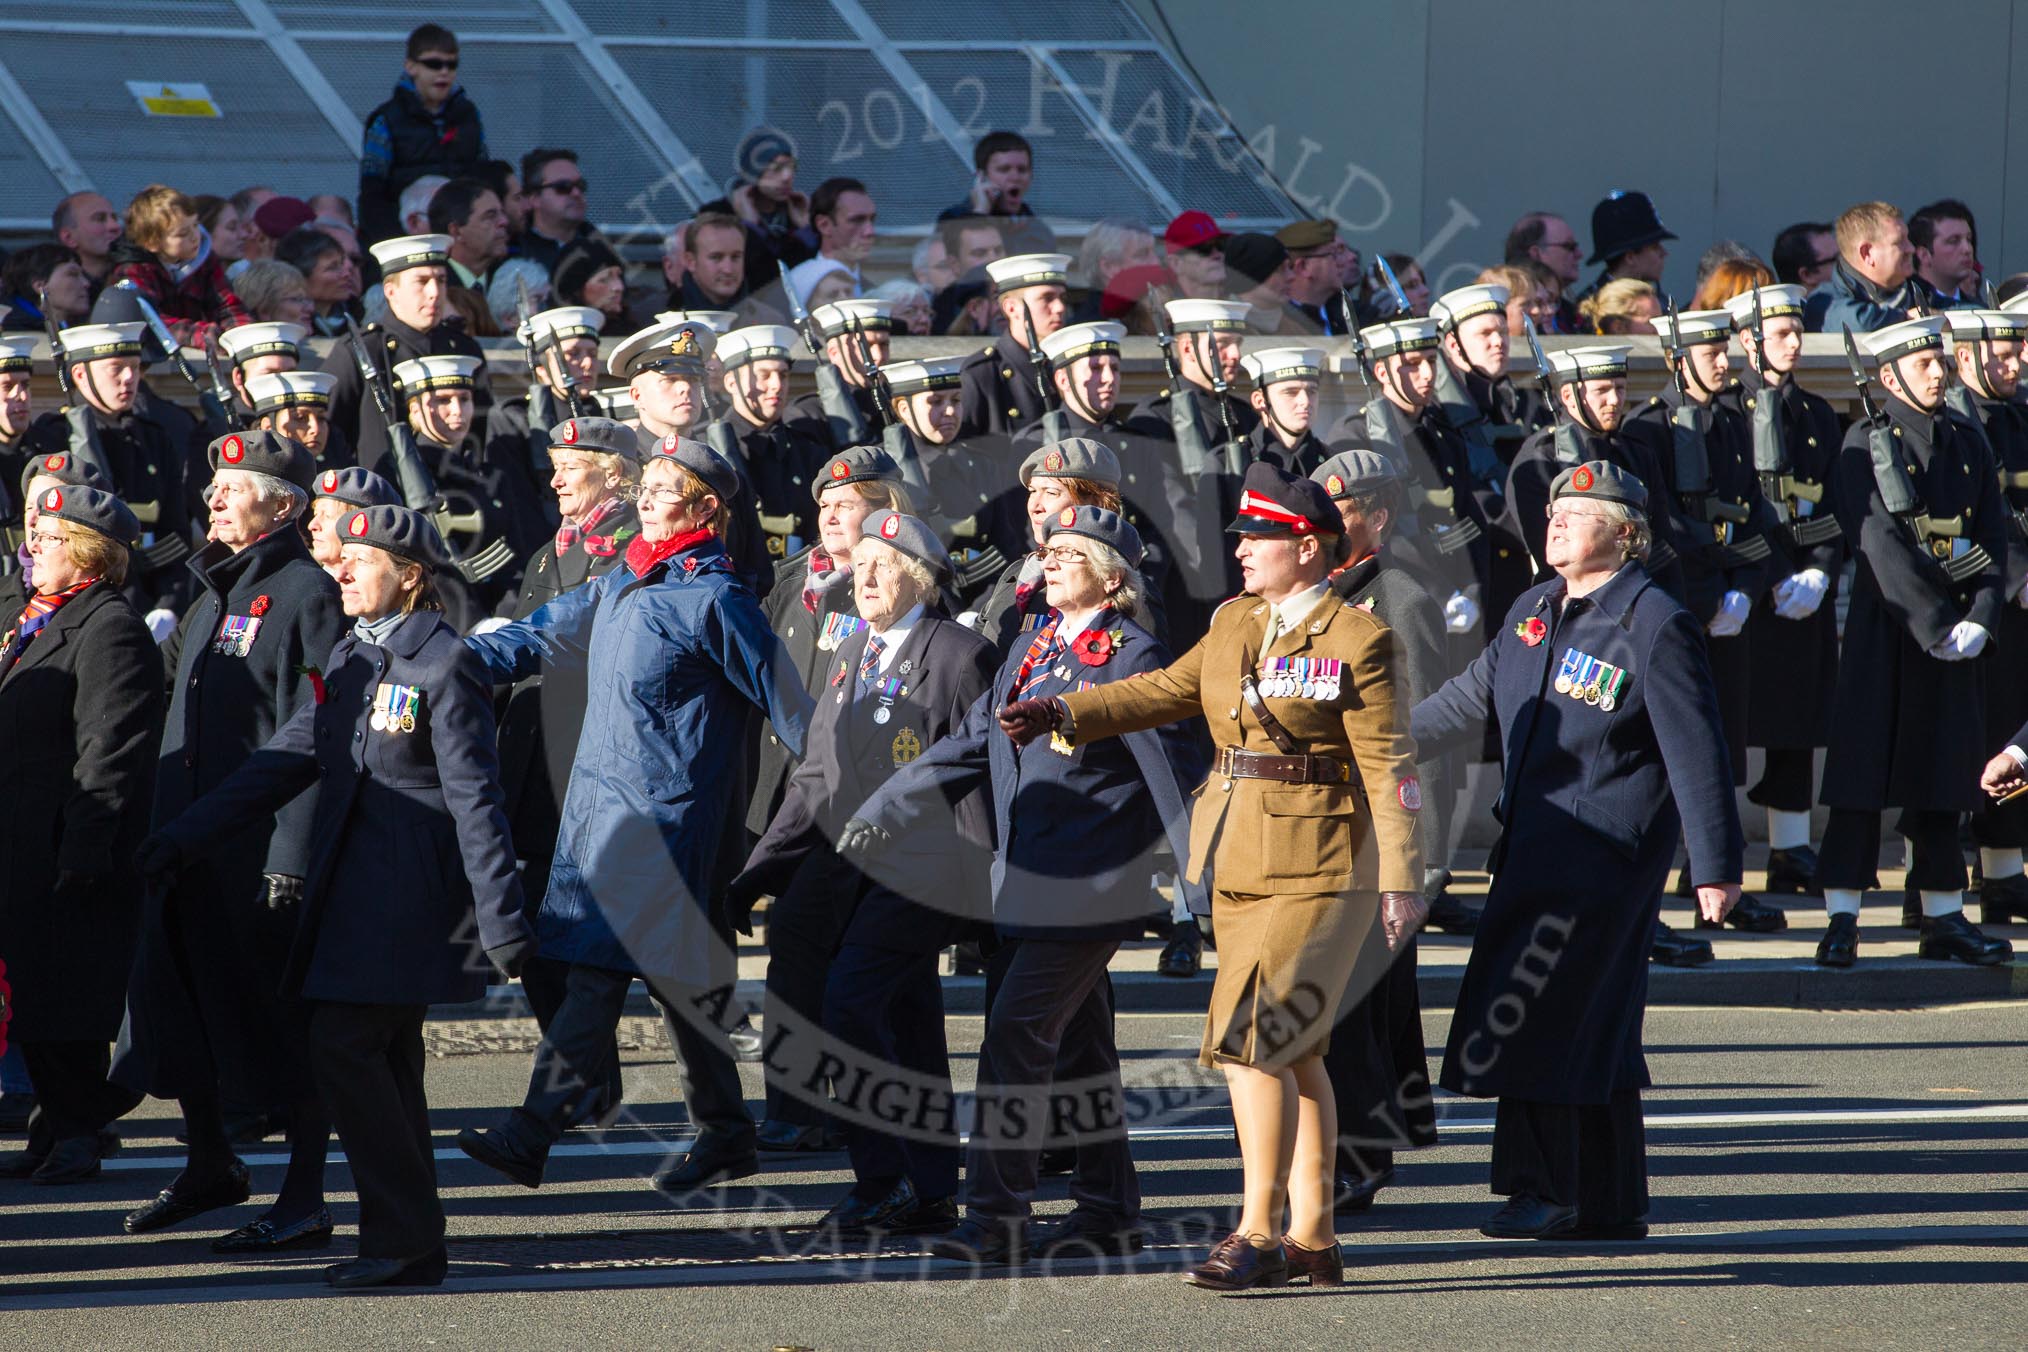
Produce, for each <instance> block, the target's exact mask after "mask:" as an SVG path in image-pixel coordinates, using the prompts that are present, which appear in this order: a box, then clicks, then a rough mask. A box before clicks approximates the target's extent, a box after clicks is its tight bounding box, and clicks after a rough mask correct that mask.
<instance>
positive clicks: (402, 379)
mask: <svg viewBox="0 0 2028 1352" xmlns="http://www.w3.org/2000/svg"><path fill="white" fill-rule="evenodd" d="M484 364H485V363H484V362H482V361H481V360H480V359H479V358H477V357H467V356H464V355H463V354H462V353H457V352H443V353H437V354H434V355H431V356H427V357H411V358H410V359H409V360H407V361H405V362H401V363H399V364H397V365H396V366H395V368H394V383H395V384H397V385H399V386H401V392H402V394H403V395H404V396H411V395H418V394H421V393H422V392H423V391H424V390H469V389H471V388H472V387H473V386H474V385H476V384H477V383H478V375H479V368H480V367H481V366H483V365H484Z"/></svg>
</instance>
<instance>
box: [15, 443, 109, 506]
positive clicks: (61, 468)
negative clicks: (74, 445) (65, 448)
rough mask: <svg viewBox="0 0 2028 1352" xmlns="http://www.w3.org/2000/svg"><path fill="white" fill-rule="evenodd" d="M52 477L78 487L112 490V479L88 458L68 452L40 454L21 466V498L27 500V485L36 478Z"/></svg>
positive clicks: (103, 491) (104, 491)
mask: <svg viewBox="0 0 2028 1352" xmlns="http://www.w3.org/2000/svg"><path fill="white" fill-rule="evenodd" d="M43 478H48V479H54V480H56V481H57V482H58V483H63V484H75V485H77V486H78V487H79V488H96V489H98V490H99V491H100V492H102V493H110V492H112V491H113V481H112V480H111V479H110V478H108V477H106V472H105V471H104V470H102V469H100V468H99V467H98V466H97V465H96V464H94V463H93V462H92V461H89V460H82V459H79V458H78V457H77V456H74V455H71V454H70V453H68V452H63V453H60V454H57V455H41V456H36V457H35V458H34V459H32V460H30V461H29V462H28V463H27V464H26V465H23V466H22V467H21V498H22V501H24V502H26V501H27V500H28V485H30V484H32V483H34V482H35V481H36V480H37V479H43Z"/></svg>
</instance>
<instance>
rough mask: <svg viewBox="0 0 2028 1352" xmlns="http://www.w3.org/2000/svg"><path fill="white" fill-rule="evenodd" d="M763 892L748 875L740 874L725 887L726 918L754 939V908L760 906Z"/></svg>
mask: <svg viewBox="0 0 2028 1352" xmlns="http://www.w3.org/2000/svg"><path fill="white" fill-rule="evenodd" d="M760 899H761V890H760V887H759V885H758V884H756V883H754V882H753V881H752V880H751V879H750V878H749V876H748V875H747V874H744V873H742V874H740V875H739V876H738V877H737V878H734V879H733V880H732V881H731V882H729V883H727V884H726V885H725V918H726V919H728V920H730V921H731V922H732V927H733V928H734V929H736V930H738V931H739V932H740V933H741V934H744V935H745V936H746V937H747V938H749V939H751V938H753V908H754V907H755V906H757V905H759V904H760Z"/></svg>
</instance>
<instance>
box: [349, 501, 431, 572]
mask: <svg viewBox="0 0 2028 1352" xmlns="http://www.w3.org/2000/svg"><path fill="white" fill-rule="evenodd" d="M338 538H339V539H340V540H341V541H343V542H344V543H346V544H348V545H371V546H372V547H373V548H375V549H384V550H386V551H387V552H388V553H390V554H394V555H398V556H399V557H401V558H404V559H407V560H409V561H410V562H411V563H420V564H422V565H423V566H424V567H426V568H447V567H449V566H450V565H451V552H450V551H449V550H448V549H446V548H444V537H443V536H441V535H439V534H437V528H436V526H435V525H433V524H432V523H431V521H430V519H429V518H428V517H426V516H424V515H423V514H422V513H421V512H418V511H416V510H415V509H414V508H412V507H397V506H394V505H392V504H390V505H388V506H384V507H362V508H360V509H359V510H358V511H356V512H354V513H353V514H352V515H351V516H349V517H347V518H345V525H344V527H343V528H342V529H341V530H340V531H339V533H338Z"/></svg>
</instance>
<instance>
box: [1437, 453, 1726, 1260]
mask: <svg viewBox="0 0 2028 1352" xmlns="http://www.w3.org/2000/svg"><path fill="white" fill-rule="evenodd" d="M1549 499H1550V501H1549V526H1548V532H1547V534H1546V536H1545V538H1544V545H1543V561H1544V562H1545V563H1547V564H1548V566H1549V567H1550V568H1552V569H1554V570H1555V572H1556V577H1554V578H1553V579H1551V580H1550V581H1547V582H1544V583H1542V584H1540V585H1538V586H1536V587H1534V588H1532V589H1530V590H1529V591H1527V592H1524V593H1523V594H1522V595H1521V597H1520V599H1519V600H1517V601H1516V602H1515V603H1514V606H1513V608H1512V609H1511V610H1509V611H1508V612H1507V617H1506V620H1505V621H1504V623H1503V625H1502V627H1501V629H1500V631H1499V634H1498V635H1497V637H1496V638H1495V639H1494V641H1493V643H1492V644H1491V646H1489V647H1488V648H1487V649H1486V651H1485V652H1484V653H1482V654H1480V655H1479V657H1478V658H1477V659H1475V660H1474V661H1473V662H1472V664H1471V666H1470V667H1468V668H1466V670H1465V671H1464V672H1463V673H1461V674H1460V675H1458V676H1456V677H1453V678H1452V679H1451V680H1450V681H1449V682H1448V683H1447V684H1445V685H1444V687H1443V688H1442V689H1441V690H1438V691H1437V692H1436V693H1434V694H1432V695H1431V696H1430V697H1429V698H1427V699H1425V700H1423V701H1422V702H1421V703H1419V704H1417V705H1416V707H1415V713H1414V715H1413V718H1412V719H1411V722H1410V731H1411V732H1412V733H1413V734H1414V736H1415V738H1416V742H1417V744H1418V746H1419V747H1420V748H1421V750H1422V752H1423V754H1425V755H1428V754H1431V753H1433V752H1436V751H1440V750H1442V749H1444V748H1445V747H1446V746H1449V745H1456V744H1459V743H1462V742H1465V741H1469V740H1471V739H1473V738H1476V737H1477V736H1478V735H1479V729H1480V728H1481V727H1482V726H1483V725H1484V724H1485V723H1486V721H1487V720H1488V719H1489V718H1495V717H1497V719H1498V720H1499V721H1498V726H1499V728H1500V729H1501V733H1502V735H1503V737H1504V738H1505V745H1504V747H1503V748H1502V751H1503V755H1502V761H1503V765H1504V782H1503V784H1502V786H1501V791H1500V804H1501V809H1500V822H1501V827H1502V834H1501V837H1500V840H1499V842H1498V843H1497V844H1496V845H1495V846H1494V847H1493V853H1492V856H1491V859H1490V861H1489V865H1488V866H1489V868H1490V869H1491V871H1492V873H1493V887H1492V891H1491V892H1490V893H1489V894H1488V895H1487V898H1486V909H1485V913H1484V917H1483V918H1482V919H1481V920H1480V922H1479V929H1478V934H1477V936H1476V938H1475V939H1474V940H1473V944H1472V956H1471V960H1470V962H1469V963H1468V964H1467V966H1466V968H1465V976H1464V982H1463V985H1462V987H1461V988H1460V990H1459V993H1458V1008H1457V1013H1456V1015H1455V1017H1453V1019H1452V1020H1451V1029H1450V1041H1449V1045H1448V1046H1447V1047H1446V1048H1445V1051H1444V1068H1443V1074H1442V1076H1441V1077H1440V1079H1439V1081H1438V1082H1439V1083H1440V1084H1441V1085H1442V1086H1443V1087H1444V1088H1445V1089H1448V1090H1450V1091H1451V1092H1452V1093H1455V1094H1469V1095H1472V1096H1474V1097H1478V1098H1495V1099H1498V1100H1499V1107H1498V1109H1497V1114H1496V1116H1495V1119H1494V1128H1493V1178H1492V1184H1493V1191H1494V1192H1496V1193H1501V1194H1504V1195H1506V1196H1507V1197H1508V1199H1509V1200H1508V1202H1507V1205H1506V1206H1504V1207H1502V1208H1501V1209H1500V1210H1499V1211H1498V1212H1497V1213H1495V1214H1494V1215H1493V1216H1492V1217H1491V1218H1489V1219H1488V1220H1487V1222H1486V1223H1485V1224H1484V1225H1483V1226H1481V1227H1480V1228H1481V1229H1482V1230H1483V1231H1484V1232H1485V1233H1486V1234H1488V1235H1492V1236H1495V1237H1498V1238H1536V1239H1638V1238H1640V1237H1642V1236H1644V1235H1645V1234H1646V1233H1647V1225H1646V1223H1645V1222H1644V1221H1643V1220H1642V1216H1643V1215H1644V1214H1645V1213H1646V1211H1647V1209H1648V1175H1647V1156H1646V1149H1645V1146H1644V1144H1643V1139H1642V1129H1641V1090H1642V1089H1644V1088H1646V1087H1647V1085H1648V1083H1649V1080H1648V1067H1647V1062H1646V1060H1645V1058H1644V1057H1643V1056H1642V1054H1641V1021H1642V1018H1643V1016H1644V1015H1645V1013H1646V1011H1647V999H1648V951H1649V947H1650V945H1651V943H1652V942H1653V938H1654V933H1655V926H1656V924H1657V922H1658V920H1659V917H1660V913H1661V902H1662V887H1663V884H1664V882H1665V881H1666V879H1667V877H1668V872H1669V865H1670V863H1671V861H1672V860H1673V859H1674V857H1675V853H1676V842H1677V840H1678V839H1679V838H1680V839H1682V840H1684V841H1685V842H1687V843H1688V845H1689V851H1690V870H1689V871H1690V876H1691V878H1692V880H1693V881H1694V882H1695V883H1696V886H1697V900H1698V905H1699V907H1700V909H1701V910H1702V913H1703V914H1704V916H1705V917H1706V918H1707V919H1709V920H1713V921H1718V920H1723V919H1724V918H1725V915H1726V913H1727V912H1728V911H1730V910H1731V909H1732V908H1733V907H1734V906H1735V905H1737V904H1738V902H1739V877H1740V854H1741V849H1742V838H1741V835H1740V825H1739V812H1738V808H1737V806H1736V805H1735V803H1734V801H1733V794H1732V769H1731V765H1730V762H1729V759H1728V757H1727V753H1726V748H1725V734H1724V729H1723V727H1722V726H1721V724H1720V722H1719V716H1718V697H1717V693H1716V691H1715V689H1714V687H1713V685H1712V680H1711V668H1710V666H1709V664H1708V663H1707V661H1706V659H1705V656H1704V635H1703V628H1702V626H1701V625H1699V624H1698V622H1697V620H1696V618H1695V617H1694V616H1692V615H1691V613H1690V612H1689V611H1688V610H1686V609H1684V608H1683V606H1682V605H1680V604H1679V603H1677V602H1676V601H1675V600H1673V599H1672V598H1671V597H1670V596H1669V595H1668V594H1667V593H1666V592H1664V591H1663V589H1662V587H1661V586H1660V584H1658V583H1657V582H1656V581H1655V580H1654V579H1653V578H1652V577H1650V576H1649V574H1648V571H1647V569H1646V568H1645V567H1643V566H1642V564H1643V560H1644V559H1645V557H1646V555H1647V552H1648V547H1649V543H1650V538H1649V534H1648V520H1647V511H1648V500H1649V499H1648V493H1647V490H1646V489H1645V487H1644V486H1643V485H1642V483H1641V481H1640V479H1638V478H1637V477H1635V476H1634V475H1633V474H1631V473H1629V472H1628V471H1626V470H1624V469H1621V468H1620V467H1619V466H1617V465H1613V464H1611V463H1609V462H1607V461H1603V460H1594V461H1588V462H1586V463H1584V464H1580V465H1575V466H1572V467H1571V468H1569V469H1567V470H1565V471H1564V472H1563V473H1562V474H1560V475H1558V476H1557V478H1556V480H1555V482H1554V484H1553V485H1552V486H1551V489H1550V495H1549Z"/></svg>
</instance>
